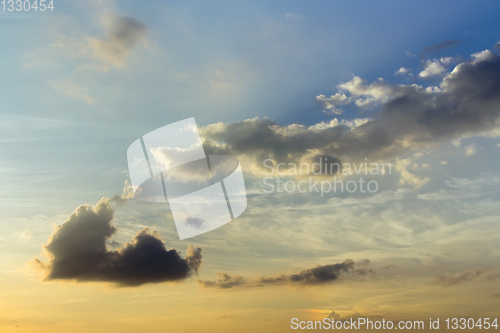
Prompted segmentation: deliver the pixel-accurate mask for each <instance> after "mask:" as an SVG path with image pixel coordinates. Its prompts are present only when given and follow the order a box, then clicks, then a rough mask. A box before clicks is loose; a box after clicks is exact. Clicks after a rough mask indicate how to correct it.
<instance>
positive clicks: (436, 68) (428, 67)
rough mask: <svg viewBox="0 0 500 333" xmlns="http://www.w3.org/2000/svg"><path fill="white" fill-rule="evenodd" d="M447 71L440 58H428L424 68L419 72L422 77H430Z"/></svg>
mask: <svg viewBox="0 0 500 333" xmlns="http://www.w3.org/2000/svg"><path fill="white" fill-rule="evenodd" d="M445 71H446V68H445V67H444V66H443V65H442V64H441V62H440V61H439V60H427V62H426V63H425V66H424V70H423V71H421V72H420V74H418V76H420V77H422V78H428V77H432V76H437V75H440V74H442V73H444V72H445Z"/></svg>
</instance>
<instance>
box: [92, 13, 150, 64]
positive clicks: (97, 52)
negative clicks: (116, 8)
mask: <svg viewBox="0 0 500 333" xmlns="http://www.w3.org/2000/svg"><path fill="white" fill-rule="evenodd" d="M107 27H108V32H107V34H106V37H105V38H104V39H97V38H87V42H88V43H89V45H90V47H91V48H92V49H93V50H94V57H96V58H98V59H101V60H103V61H104V62H106V63H108V64H111V65H113V66H115V67H121V66H122V65H123V63H124V60H125V59H126V57H127V55H128V54H129V53H130V51H131V50H132V49H134V48H135V47H136V46H137V45H139V44H140V43H145V41H146V33H147V31H148V30H147V28H146V27H145V26H144V25H143V24H142V23H141V22H139V21H137V20H136V19H133V18H131V17H113V18H112V19H110V20H109V22H108V24H107Z"/></svg>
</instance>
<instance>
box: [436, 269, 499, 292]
mask: <svg viewBox="0 0 500 333" xmlns="http://www.w3.org/2000/svg"><path fill="white" fill-rule="evenodd" d="M499 278H500V270H499V269H498V268H492V267H484V268H481V269H476V270H469V271H465V272H461V273H457V274H454V275H440V276H438V277H437V278H436V280H435V283H436V284H439V285H442V286H443V287H450V286H454V285H457V284H460V283H463V282H466V281H472V280H481V281H488V280H496V279H499Z"/></svg>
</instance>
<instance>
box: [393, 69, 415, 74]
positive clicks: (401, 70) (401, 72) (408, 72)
mask: <svg viewBox="0 0 500 333" xmlns="http://www.w3.org/2000/svg"><path fill="white" fill-rule="evenodd" d="M396 75H412V74H411V68H407V67H401V68H400V69H398V70H397V71H396Z"/></svg>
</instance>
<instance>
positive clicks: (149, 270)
mask: <svg viewBox="0 0 500 333" xmlns="http://www.w3.org/2000/svg"><path fill="white" fill-rule="evenodd" d="M113 214H114V210H113V207H112V206H111V205H110V201H109V199H107V198H103V199H101V200H100V201H99V202H98V203H97V204H96V205H95V206H94V207H90V206H89V205H81V206H80V207H78V208H77V209H76V210H75V211H74V212H73V213H72V214H71V216H70V217H69V218H68V219H67V221H66V222H64V223H63V224H62V225H59V226H58V227H57V228H56V230H55V231H54V233H53V234H52V235H51V236H50V238H49V241H48V243H47V244H46V245H45V246H44V249H45V251H46V253H47V255H48V257H49V259H50V260H49V261H48V262H43V261H41V260H40V259H38V258H35V259H34V261H35V263H36V264H37V265H38V266H39V267H41V268H42V269H43V271H44V272H45V273H46V276H45V280H73V281H77V282H87V281H102V282H110V283H113V284H115V285H118V286H139V285H142V284H145V283H158V282H164V281H177V280H183V279H186V278H187V277H189V276H190V275H192V274H193V273H196V272H198V269H199V267H200V265H201V249H200V248H193V247H189V248H188V252H187V256H186V258H181V256H180V253H179V252H178V251H177V250H175V249H169V250H168V249H167V248H166V247H165V243H164V242H163V241H162V240H161V238H160V236H159V235H158V234H157V233H156V232H153V231H150V230H149V229H148V228H146V229H143V230H142V231H140V232H138V233H137V234H136V235H135V236H134V238H133V240H132V241H131V242H128V243H126V244H125V245H124V246H122V247H120V248H118V249H116V250H111V251H110V250H108V249H107V247H106V245H107V244H108V243H109V242H110V241H111V242H112V240H111V237H112V236H113V234H114V233H115V232H116V228H115V226H114V225H113V224H112V221H113V219H114V218H113Z"/></svg>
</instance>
